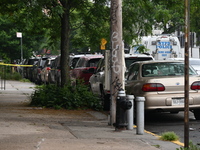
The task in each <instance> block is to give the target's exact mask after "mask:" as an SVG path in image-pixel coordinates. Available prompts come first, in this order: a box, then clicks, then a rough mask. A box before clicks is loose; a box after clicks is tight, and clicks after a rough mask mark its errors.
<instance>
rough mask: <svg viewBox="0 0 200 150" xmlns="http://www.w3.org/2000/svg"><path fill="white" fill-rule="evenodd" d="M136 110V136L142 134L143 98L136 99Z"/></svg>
mask: <svg viewBox="0 0 200 150" xmlns="http://www.w3.org/2000/svg"><path fill="white" fill-rule="evenodd" d="M135 101H136V106H137V107H136V110H137V118H136V119H137V134H140V135H142V134H144V102H145V98H144V97H136V100H135Z"/></svg>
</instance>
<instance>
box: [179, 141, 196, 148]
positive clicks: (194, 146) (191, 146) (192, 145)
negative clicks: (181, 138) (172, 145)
mask: <svg viewBox="0 0 200 150" xmlns="http://www.w3.org/2000/svg"><path fill="white" fill-rule="evenodd" d="M176 150H200V148H199V146H197V145H194V144H193V143H192V142H191V141H190V142H189V147H188V148H186V147H180V148H177V149H176Z"/></svg>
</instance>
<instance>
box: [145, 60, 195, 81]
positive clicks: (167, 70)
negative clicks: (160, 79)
mask: <svg viewBox="0 0 200 150" xmlns="http://www.w3.org/2000/svg"><path fill="white" fill-rule="evenodd" d="M184 69H185V68H184V63H173V62H169V63H149V64H143V66H142V76H143V77H154V76H156V77H157V76H183V75H184ZM189 74H190V75H195V74H196V72H195V71H194V70H193V69H192V68H189Z"/></svg>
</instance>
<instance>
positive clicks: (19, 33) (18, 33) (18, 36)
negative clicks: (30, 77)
mask: <svg viewBox="0 0 200 150" xmlns="http://www.w3.org/2000/svg"><path fill="white" fill-rule="evenodd" d="M16 36H17V38H20V41H21V63H23V50H22V33H21V32H17V33H16ZM23 70H24V69H23V68H22V77H23Z"/></svg>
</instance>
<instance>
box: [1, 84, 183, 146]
mask: <svg viewBox="0 0 200 150" xmlns="http://www.w3.org/2000/svg"><path fill="white" fill-rule="evenodd" d="M34 87H35V85H34V84H33V83H27V82H25V83H24V82H18V81H6V86H5V90H3V89H1V90H0V149H3V150H93V149H95V150H128V149H133V150H159V149H160V150H176V148H180V147H181V146H180V145H178V144H175V143H172V142H168V141H161V140H159V139H158V137H157V136H154V135H152V134H151V133H149V132H145V133H144V135H137V134H136V129H133V130H123V131H120V132H119V131H115V129H114V127H111V126H108V121H107V120H108V119H107V116H106V115H105V114H104V113H102V112H97V111H84V110H83V111H74V110H52V109H43V108H34V107H30V106H28V104H29V103H30V98H29V97H30V95H31V93H32V92H33V91H34Z"/></svg>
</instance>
